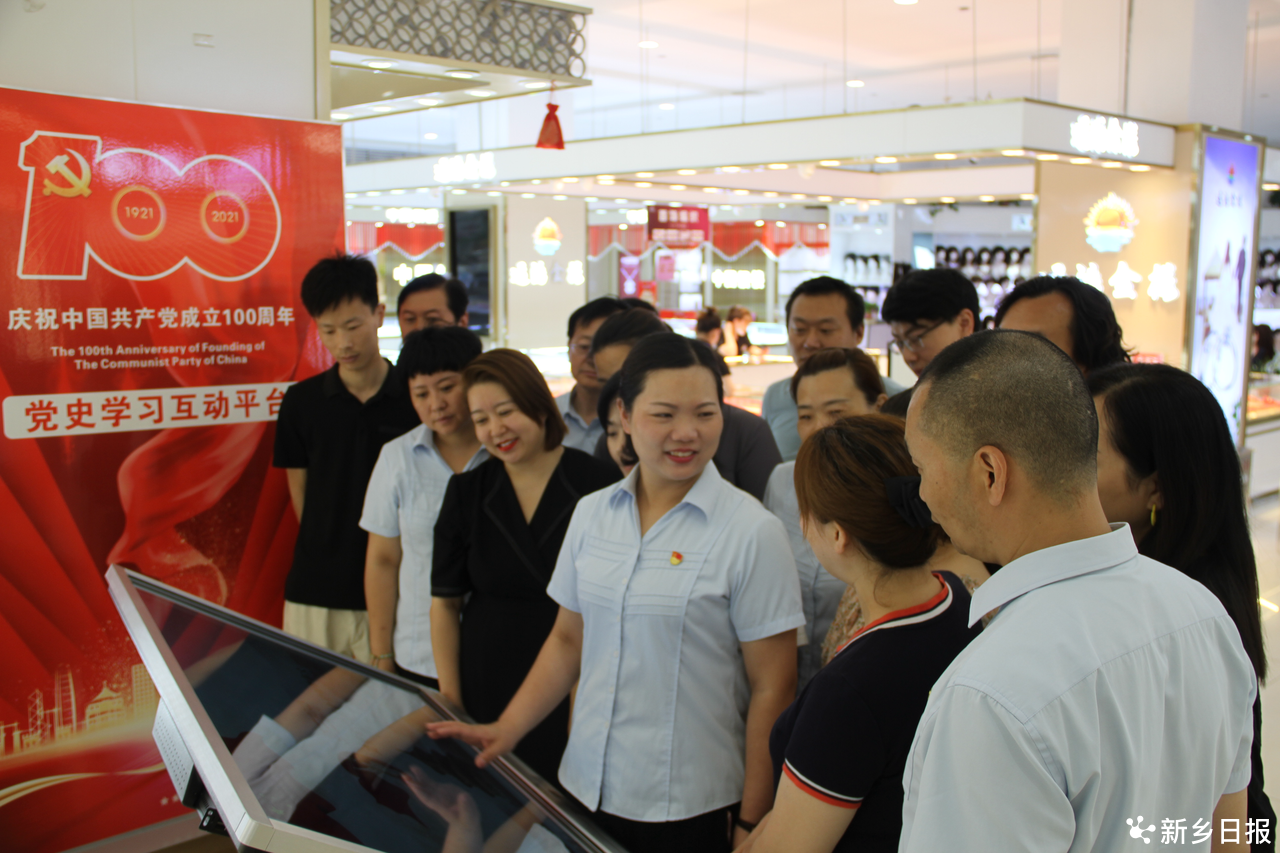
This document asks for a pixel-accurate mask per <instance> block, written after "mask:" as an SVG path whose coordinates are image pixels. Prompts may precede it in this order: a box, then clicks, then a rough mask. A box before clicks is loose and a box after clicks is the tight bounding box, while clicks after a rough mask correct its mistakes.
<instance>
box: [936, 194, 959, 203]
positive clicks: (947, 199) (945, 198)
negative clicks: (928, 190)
mask: <svg viewBox="0 0 1280 853" xmlns="http://www.w3.org/2000/svg"><path fill="white" fill-rule="evenodd" d="M938 201H940V202H942V203H943V204H955V203H956V200H955V199H954V198H952V197H951V196H949V195H944V196H943V197H942V198H940V199H938Z"/></svg>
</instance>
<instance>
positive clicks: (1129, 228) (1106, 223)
mask: <svg viewBox="0 0 1280 853" xmlns="http://www.w3.org/2000/svg"><path fill="white" fill-rule="evenodd" d="M1137 224H1138V217H1137V215H1136V214H1135V213H1134V212H1133V206H1132V205H1130V204H1129V202H1127V201H1125V200H1124V199H1122V198H1121V197H1120V196H1118V195H1116V194H1115V193H1113V192H1111V193H1107V196H1106V198H1101V199H1099V200H1098V201H1096V202H1094V205H1093V207H1091V208H1089V213H1088V215H1087V216H1085V218H1084V233H1085V242H1087V243H1088V244H1089V245H1090V246H1092V247H1093V248H1095V249H1097V250H1098V251H1099V252H1118V251H1120V250H1121V249H1123V248H1124V247H1125V246H1127V245H1129V243H1130V242H1132V240H1133V228H1134V226H1135V225H1137Z"/></svg>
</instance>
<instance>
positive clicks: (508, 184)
mask: <svg viewBox="0 0 1280 853" xmlns="http://www.w3.org/2000/svg"><path fill="white" fill-rule="evenodd" d="M498 186H500V187H509V186H511V182H510V181H503V182H502V183H500V184H498Z"/></svg>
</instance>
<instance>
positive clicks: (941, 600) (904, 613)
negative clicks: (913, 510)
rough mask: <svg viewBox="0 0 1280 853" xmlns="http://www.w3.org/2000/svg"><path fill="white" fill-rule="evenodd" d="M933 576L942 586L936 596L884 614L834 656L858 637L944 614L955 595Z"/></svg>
mask: <svg viewBox="0 0 1280 853" xmlns="http://www.w3.org/2000/svg"><path fill="white" fill-rule="evenodd" d="M933 576H934V577H935V578H937V579H938V583H940V584H942V589H940V590H938V594H937V595H935V596H934V597H933V598H931V599H929V600H928V601H926V602H924V603H922V604H917V605H915V606H914V607H907V608H905V609H903V610H895V611H893V612H892V613H886V614H885V615H883V616H881V617H880V618H879V619H877V620H876V621H874V622H872V623H871V624H869V625H864V626H863V628H862V630H861V631H859V632H858V633H856V634H854V635H853V636H852V637H850V638H849V639H848V641H846V642H845V644H844V645H843V646H841V647H840V648H839V649H837V650H836V654H837V655H838V654H840V652H842V651H844V650H845V649H847V648H848V647H849V646H851V645H852V644H853V642H854V641H855V640H857V639H858V638H859V637H865V636H866V635H867V634H870V633H871V632H873V631H879V630H880V629H881V628H897V627H898V626H900V625H918V624H919V623H921V622H928V621H929V620H930V619H932V618H934V617H935V616H937V615H939V614H941V613H944V612H946V610H947V609H948V608H949V607H951V604H952V602H953V601H954V600H955V595H954V593H952V592H951V584H949V583H947V582H946V581H945V580H943V579H942V575H940V574H938V573H937V572H934V573H933ZM833 657H834V655H833Z"/></svg>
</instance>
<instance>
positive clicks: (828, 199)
mask: <svg viewBox="0 0 1280 853" xmlns="http://www.w3.org/2000/svg"><path fill="white" fill-rule="evenodd" d="M818 201H831V196H829V195H820V196H818Z"/></svg>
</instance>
